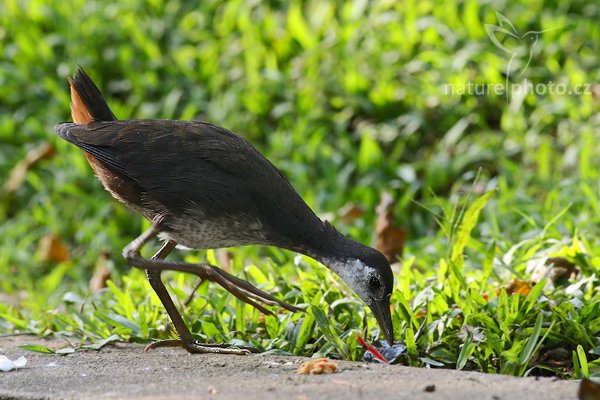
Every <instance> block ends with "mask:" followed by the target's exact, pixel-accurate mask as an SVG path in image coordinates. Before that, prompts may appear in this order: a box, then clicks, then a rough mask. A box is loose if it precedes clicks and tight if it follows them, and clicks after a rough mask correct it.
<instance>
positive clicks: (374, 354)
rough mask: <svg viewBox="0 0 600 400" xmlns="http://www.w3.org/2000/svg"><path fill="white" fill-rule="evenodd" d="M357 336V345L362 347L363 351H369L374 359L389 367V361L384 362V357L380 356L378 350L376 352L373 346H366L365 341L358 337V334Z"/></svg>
mask: <svg viewBox="0 0 600 400" xmlns="http://www.w3.org/2000/svg"><path fill="white" fill-rule="evenodd" d="M357 336H358V343H360V345H361V346H362V348H363V349H365V350H368V351H370V352H371V353H372V354H373V356H375V358H376V359H378V360H379V361H382V362H384V363H386V364H388V365H389V361H388V360H386V359H385V357H384V356H382V355H381V353H380V352H379V350H377V349H376V348H375V346H373V345H372V344H367V342H365V339H363V338H362V336H360V334H358V335H357Z"/></svg>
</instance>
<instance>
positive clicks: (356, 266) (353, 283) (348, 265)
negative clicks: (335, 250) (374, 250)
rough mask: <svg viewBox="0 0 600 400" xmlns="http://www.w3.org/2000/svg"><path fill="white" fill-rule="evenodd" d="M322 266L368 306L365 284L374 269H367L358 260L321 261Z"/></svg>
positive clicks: (367, 267) (365, 265) (366, 266)
mask: <svg viewBox="0 0 600 400" xmlns="http://www.w3.org/2000/svg"><path fill="white" fill-rule="evenodd" d="M322 262H323V264H325V265H327V266H329V268H330V269H331V270H332V271H333V272H335V273H336V274H338V275H339V277H340V278H342V280H343V281H344V282H346V284H347V285H348V286H350V287H351V288H352V290H354V291H355V292H356V294H358V296H359V297H360V298H361V299H362V300H363V301H364V302H365V303H367V304H369V293H368V288H367V283H366V282H368V281H369V278H368V277H369V276H371V274H373V273H375V269H374V268H371V267H369V266H368V265H367V264H365V263H364V262H362V261H360V260H358V259H350V260H346V261H344V262H340V261H339V260H323V261H322Z"/></svg>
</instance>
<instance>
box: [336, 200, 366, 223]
mask: <svg viewBox="0 0 600 400" xmlns="http://www.w3.org/2000/svg"><path fill="white" fill-rule="evenodd" d="M364 214H365V210H363V209H362V208H360V207H359V206H357V205H356V204H352V203H347V204H346V205H344V206H343V207H342V208H340V209H339V210H338V211H337V217H338V219H339V220H340V221H341V222H343V223H345V224H351V223H352V222H354V221H355V220H357V219H358V218H360V217H362V216H363V215H364Z"/></svg>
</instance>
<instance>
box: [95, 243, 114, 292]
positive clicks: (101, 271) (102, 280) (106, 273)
mask: <svg viewBox="0 0 600 400" xmlns="http://www.w3.org/2000/svg"><path fill="white" fill-rule="evenodd" d="M112 269H113V262H112V260H111V259H110V253H109V252H108V251H103V252H102V254H100V257H99V258H98V262H96V267H95V268H94V275H92V278H91V279H90V291H91V292H92V293H95V292H97V291H99V290H102V289H104V288H105V287H106V282H107V281H108V280H109V279H110V272H111V271H112Z"/></svg>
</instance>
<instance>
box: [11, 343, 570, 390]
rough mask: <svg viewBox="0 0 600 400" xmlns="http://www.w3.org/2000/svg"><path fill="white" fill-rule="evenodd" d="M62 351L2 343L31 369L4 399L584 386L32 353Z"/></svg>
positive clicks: (125, 348) (273, 363)
mask: <svg viewBox="0 0 600 400" xmlns="http://www.w3.org/2000/svg"><path fill="white" fill-rule="evenodd" d="M24 343H28V344H32V343H33V344H42V345H45V346H49V347H52V346H56V345H57V343H55V342H49V341H46V340H43V339H39V338H35V337H23V336H16V337H5V338H0V354H2V355H5V356H7V357H9V358H11V359H16V358H18V357H19V356H25V357H26V358H27V360H28V364H27V366H26V367H25V368H22V369H19V370H15V371H11V372H0V399H10V400H16V399H35V400H38V399H39V400H41V399H52V400H54V399H127V400H128V399H152V400H157V399H183V400H187V399H209V400H219V399H233V400H242V399H243V400H251V399H261V400H265V399H292V400H312V399H344V400H353V399H411V400H413V399H427V400H430V399H431V400H436V399H447V400H470V399H473V400H475V399H477V400H482V399H483V400H486V399H489V400H504V399H506V400H508V399H511V400H512V399H522V400H530V399H531V400H533V399H543V400H553V399H576V398H577V391H578V386H579V385H578V383H577V382H574V381H562V380H557V379H553V378H539V379H536V378H513V377H508V376H501V375H489V374H482V373H477V372H462V371H455V370H447V369H425V368H410V367H404V366H388V365H381V364H365V363H361V362H347V361H336V363H337V365H338V368H339V372H338V373H335V374H328V375H296V374H295V371H296V369H297V368H298V366H299V365H300V364H301V363H302V362H303V361H305V360H306V359H305V358H301V357H285V356H273V355H248V356H230V355H204V354H201V355H198V354H195V355H190V354H187V353H186V352H185V351H183V350H181V349H166V348H165V349H156V350H152V351H150V352H148V353H144V351H143V349H144V346H143V345H138V344H117V345H114V346H110V347H106V348H104V349H103V350H101V351H87V352H77V353H74V354H69V355H67V356H58V355H46V354H40V353H34V352H30V351H25V350H22V349H19V348H18V345H20V344H24Z"/></svg>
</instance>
